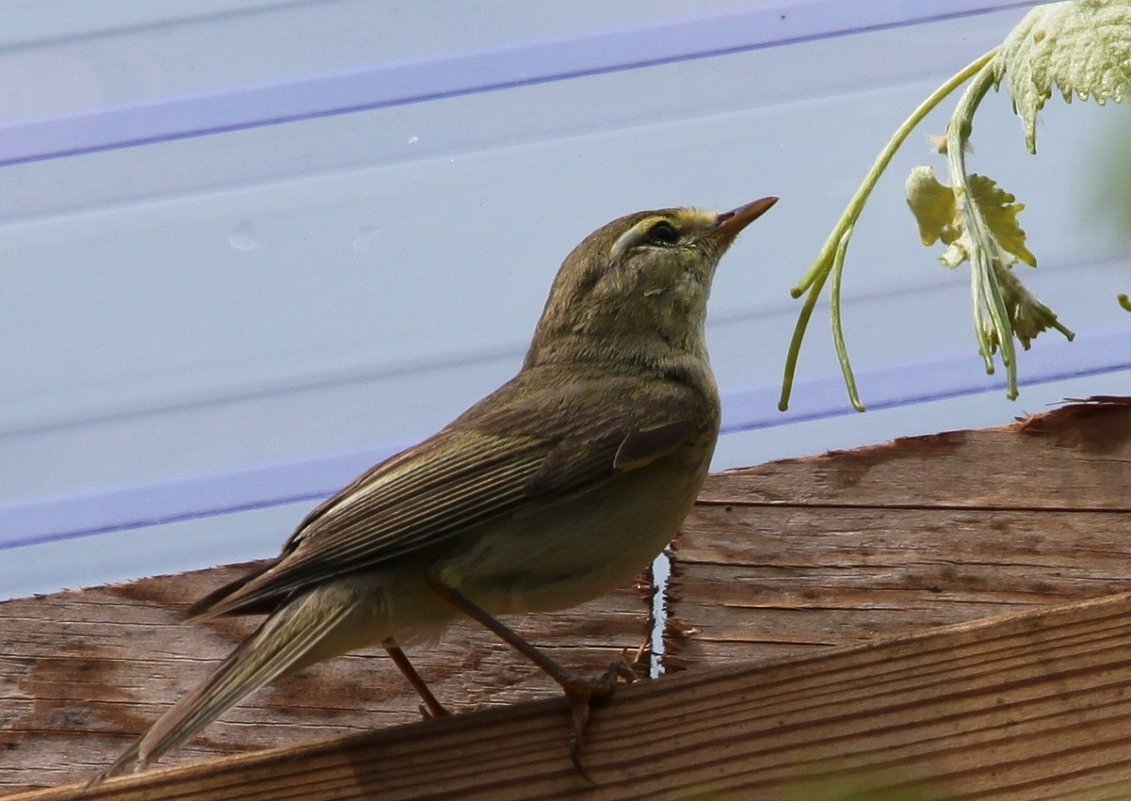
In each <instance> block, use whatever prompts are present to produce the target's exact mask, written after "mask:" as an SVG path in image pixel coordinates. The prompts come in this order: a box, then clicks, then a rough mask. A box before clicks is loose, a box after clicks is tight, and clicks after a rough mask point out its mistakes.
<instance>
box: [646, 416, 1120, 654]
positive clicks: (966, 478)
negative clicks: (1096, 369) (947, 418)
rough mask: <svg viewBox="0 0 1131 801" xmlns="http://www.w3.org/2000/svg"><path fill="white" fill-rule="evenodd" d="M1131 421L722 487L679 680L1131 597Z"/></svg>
mask: <svg viewBox="0 0 1131 801" xmlns="http://www.w3.org/2000/svg"><path fill="white" fill-rule="evenodd" d="M1129 488H1131V405H1128V403H1127V402H1126V401H1124V400H1122V399H1114V398H1112V399H1105V400H1103V401H1102V402H1092V403H1081V404H1074V405H1071V406H1066V407H1064V408H1061V409H1057V410H1055V411H1052V412H1050V413H1047V414H1043V415H1040V416H1037V417H1033V418H1028V419H1026V420H1023V421H1020V422H1017V423H1015V424H1013V425H1010V426H1007V427H1004V428H999V429H990V430H986V431H960V432H948V433H943V434H934V435H930V436H923V437H909V438H904V439H899V440H895V441H894V442H891V443H887V444H884V445H876V446H871V447H867V448H860V449H858V450H853V451H843V452H834V453H828V454H824V455H821V456H815V457H810V458H804V459H789V460H783V461H779V462H772V463H769V464H765V465H761V466H759V467H752V468H746V469H742V470H735V471H731V472H727V473H722V474H717V475H713V476H710V477H709V478H708V480H707V485H706V486H705V487H704V490H703V492H702V494H701V495H700V499H699V504H698V505H697V507H696V508H695V510H694V511H693V512H692V514H691V517H690V518H689V519H688V520H687V522H686V523H685V525H684V527H683V531H682V532H681V534H680V536H679V539H678V540H677V542H676V547H675V550H674V552H673V555H672V578H671V580H670V582H669V587H668V625H667V628H666V632H665V654H664V656H663V664H664V665H665V667H666V669H668V670H680V669H683V668H686V667H688V666H690V665H698V666H707V665H724V664H737V663H744V662H750V661H752V660H757V659H764V658H767V657H776V656H781V655H785V654H794V653H799V652H801V651H804V650H808V649H820V648H827V647H830V646H834V645H845V644H850V643H856V642H866V641H868V640H870V639H872V638H875V637H877V636H888V635H893V634H900V633H905V632H912V631H917V630H920V629H922V628H924V627H928V626H937V625H944V624H949V623H956V622H960V621H968V620H976V619H978V618H981V617H986V616H991V615H995V614H1001V613H1004V612H1009V611H1014V610H1019V609H1025V608H1030V607H1033V606H1035V605H1048V604H1057V603H1063V602H1065V601H1070V600H1073V599H1083V598H1095V597H1099V596H1103V595H1109V594H1112V593H1117V592H1124V591H1128V590H1131V558H1129V555H1131V489H1129Z"/></svg>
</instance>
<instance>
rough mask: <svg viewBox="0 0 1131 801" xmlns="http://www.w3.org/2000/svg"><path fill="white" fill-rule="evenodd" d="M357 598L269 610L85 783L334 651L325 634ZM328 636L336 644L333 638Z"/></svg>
mask: <svg viewBox="0 0 1131 801" xmlns="http://www.w3.org/2000/svg"><path fill="white" fill-rule="evenodd" d="M335 601H337V602H336V603H335ZM358 603H359V600H358V599H357V598H356V597H355V598H352V599H349V600H346V599H342V598H340V597H339V598H336V599H329V598H325V597H323V595H322V594H321V593H319V592H314V593H311V594H309V595H307V596H305V597H304V598H301V599H297V600H296V601H294V602H293V603H291V604H288V605H287V606H286V607H284V608H283V609H281V610H279V611H278V612H276V613H275V614H273V615H271V617H269V618H267V620H265V621H264V622H263V625H261V626H260V627H259V629H258V630H257V631H256V632H255V633H254V634H253V635H251V636H250V637H248V638H247V640H245V641H244V642H243V643H241V644H240V645H239V647H237V648H236V650H234V651H233V652H232V653H231V654H230V655H229V656H228V657H227V658H226V659H225V660H224V661H223V662H222V663H220V666H219V667H218V668H216V670H215V671H213V673H212V675H211V676H209V677H208V678H207V679H205V681H204V682H202V683H201V684H200V685H198V686H197V687H196V688H195V689H194V690H192V691H191V692H189V693H188V695H186V696H184V697H183V698H181V700H179V701H177V703H175V704H174V705H173V706H172V707H170V708H169V710H168V711H166V712H165V714H164V715H162V716H161V717H160V718H158V720H157V721H156V722H155V723H154V724H153V725H152V726H151V727H150V728H149V731H147V732H146V733H145V734H143V735H142V736H141V738H140V739H139V740H138V741H137V742H135V743H134V744H133V745H132V746H130V748H129V749H127V750H126V752H125V753H124V754H122V755H121V756H120V757H118V759H117V760H115V762H114V764H112V765H111V766H110V767H109V768H107V769H106V770H105V771H103V772H102V773H101V774H100V775H99V776H97V777H96V778H95V779H94V780H93V781H92V782H91V783H90V784H91V785H94V784H98V783H99V782H101V781H102V780H103V779H107V778H109V777H111V776H117V775H119V774H121V773H124V772H126V771H127V770H128V769H129V768H130V767H131V766H133V765H134V764H135V763H136V764H137V767H138V768H143V767H145V766H147V765H149V764H150V763H152V762H154V761H155V760H157V759H159V758H160V757H161V755H162V754H165V753H166V752H168V751H170V750H172V749H174V748H176V747H177V746H179V745H181V744H183V743H184V742H186V741H188V740H190V739H192V738H193V737H195V736H196V735H197V734H198V733H199V732H200V731H201V730H202V729H204V728H205V727H206V726H207V725H208V724H210V723H211V722H212V721H214V720H215V719H216V718H218V717H219V716H220V715H222V714H224V712H226V711H227V710H228V709H230V708H231V707H233V706H235V705H236V704H238V703H239V702H240V701H241V700H242V699H243V698H244V697H245V696H247V695H250V694H251V693H252V692H254V691H255V690H257V689H259V688H260V687H262V686H263V685H265V684H268V683H270V682H272V681H274V680H275V679H277V678H279V677H280V676H283V675H286V674H288V673H293V672H295V671H297V670H301V669H302V668H304V667H307V666H308V665H310V664H313V663H314V662H317V661H320V660H322V659H326V658H328V657H330V656H334V655H336V654H337V653H338V652H340V651H341V650H342V649H341V648H338V647H334V648H331V649H327V648H326V647H325V646H326V644H327V638H330V635H331V634H332V633H333V632H334V631H335V629H337V628H338V626H339V625H341V624H342V622H343V621H344V620H346V619H347V618H348V617H349V616H350V614H351V613H353V612H354V611H355V610H356V609H357V606H358ZM330 639H331V641H332V642H333V643H334V644H336V643H337V639H338V638H330ZM320 645H322V646H323V648H319V646H320Z"/></svg>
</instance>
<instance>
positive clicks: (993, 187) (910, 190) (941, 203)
mask: <svg viewBox="0 0 1131 801" xmlns="http://www.w3.org/2000/svg"><path fill="white" fill-rule="evenodd" d="M904 192H905V193H906V195H907V205H908V206H910V207H911V213H912V214H914V215H915V221H916V223H918V225H919V238H920V239H922V241H923V244H924V245H933V244H934V243H935V242H937V241H939V240H942V242H943V243H944V244H947V245H950V247H949V248H947V250H946V252H945V253H944V254H943V255H942V256H941V257H940V259H941V261H942V263H943V264H945V265H946V266H947V267H957V266H958V265H959V264H961V263H962V262H963V261H965V260H966V259H968V258H969V257H970V253H971V252H972V250H973V249H974V248H975V247H978V246H979V245H978V243H976V242H974V241H973V240H971V238H970V236H969V234H968V233H967V231H966V225H965V223H964V222H963V219H962V213H961V211H959V208H958V201H957V199H956V198H955V195H954V189H953V188H952V187H949V186H947V185H946V184H943V183H940V182H939V180H938V178H936V177H935V170H934V168H933V167H915V168H914V169H912V170H911V173H910V175H908V176H907V182H906V183H905V184H904ZM970 195H971V199H972V200H973V202H974V204H975V205H976V206H977V207H978V214H979V216H980V217H981V218H982V220H983V221H984V222H985V224H986V228H988V229H989V233H990V235H991V236H992V237H993V239H994V240H995V241H994V246H993V247H996V248H1000V249H1001V250H1003V251H1005V253H1006V254H1008V257H1007V258H1006V261H1008V262H1010V263H1012V262H1013V261H1023V262H1025V263H1026V264H1028V265H1029V266H1031V267H1036V266H1037V257H1036V256H1034V255H1033V253H1032V252H1031V251H1030V250H1029V248H1028V247H1026V245H1025V231H1024V230H1022V228H1021V225H1020V224H1019V223H1018V222H1017V215H1018V214H1020V213H1021V212H1022V211H1023V210H1024V209H1025V204H1024V203H1017V202H1016V200H1017V198H1016V197H1014V196H1013V195H1012V194H1010V193H1009V192H1006V191H1005V190H1004V189H1002V188H1001V187H1000V186H998V185H997V183H996V182H995V181H994V180H993V179H992V178H987V177H986V176H984V175H971V176H970ZM995 255H996V254H995Z"/></svg>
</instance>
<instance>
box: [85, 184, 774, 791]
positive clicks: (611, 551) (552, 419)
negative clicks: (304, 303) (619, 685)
mask: <svg viewBox="0 0 1131 801" xmlns="http://www.w3.org/2000/svg"><path fill="white" fill-rule="evenodd" d="M775 202H777V198H774V197H767V198H762V199H761V200H756V201H754V202H753V203H748V204H746V205H744V206H740V207H739V208H737V209H734V210H733V211H728V212H723V213H721V214H720V213H713V212H706V211H701V210H698V209H692V208H672V209H661V210H658V211H642V212H638V213H636V214H630V215H628V216H625V217H621V218H619V219H616V220H613V221H612V222H610V223H608V224H607V225H605V226H603V227H601V228H599V229H597V230H596V231H594V232H593V233H592V234H590V235H589V236H588V237H586V238H585V239H584V240H583V241H582V242H581V244H579V245H578V246H577V247H576V248H574V250H573V251H572V252H571V253H570V254H569V256H567V257H566V259H565V261H564V262H563V263H562V266H561V268H560V270H559V271H558V274H557V277H556V278H555V279H554V282H553V286H552V288H551V290H550V296H549V299H548V300H547V301H546V306H545V308H544V310H543V312H542V316H541V319H540V320H539V322H538V325H537V328H536V330H535V332H534V338H533V341H532V342H531V344H530V348H529V350H528V352H527V354H526V358H525V360H524V361H523V364H522V368H521V370H520V371H519V372H518V374H517V375H516V376H515V377H514V378H513V379H511V380H510V381H508V382H507V383H506V384H504V385H503V386H501V387H500V388H499V389H497V390H496V391H495V392H493V393H492V394H490V395H488V396H487V397H486V398H484V399H483V400H481V401H480V402H479V403H477V404H475V405H474V406H472V407H471V408H470V409H468V410H467V411H466V412H464V414H462V415H461V416H460V417H458V418H457V419H456V420H455V421H453V422H452V423H451V424H449V425H448V426H447V427H446V428H444V429H443V430H441V431H440V432H439V433H437V434H436V435H435V436H433V437H431V438H430V439H427V440H425V441H424V442H421V443H420V444H419V445H416V446H414V447H411V448H409V449H408V450H405V451H403V452H402V453H399V454H397V455H396V456H393V457H391V458H389V459H387V460H385V461H384V462H381V463H380V464H378V465H376V466H374V467H372V468H371V469H370V470H369V471H367V472H366V473H364V474H363V475H361V476H360V477H359V478H357V479H356V480H355V481H354V482H353V483H352V484H350V485H349V486H347V487H345V488H344V489H343V490H341V491H340V492H339V493H337V494H336V495H334V496H333V497H332V498H330V499H329V500H327V501H326V502H325V503H323V504H322V505H321V506H319V507H318V508H316V509H315V510H314V511H313V512H311V513H310V514H309V515H308V516H307V517H306V519H305V520H303V521H302V522H301V523H300V524H299V526H298V528H297V530H296V531H295V533H294V534H293V535H292V536H291V537H290V539H289V540H288V541H287V542H286V544H285V545H284V546H283V549H282V553H281V554H280V555H279V556H278V557H277V558H276V559H274V560H273V561H271V562H270V563H269V564H267V565H266V566H265V567H262V568H261V569H259V570H257V571H255V572H253V573H251V574H250V575H248V576H246V577H243V578H241V579H239V580H237V581H235V582H233V583H231V584H228V585H227V586H224V587H221V588H220V589H218V590H216V591H215V592H213V593H211V594H210V595H208V596H207V597H205V598H204V599H202V600H201V601H199V602H198V603H197V604H196V605H195V606H193V607H192V609H191V610H190V615H191V616H195V617H212V616H216V615H242V614H266V615H267V617H266V619H265V620H264V621H263V623H262V625H260V626H259V628H258V630H256V631H255V633H253V634H252V635H251V636H249V637H248V638H247V639H246V640H245V641H244V642H243V643H242V644H240V645H239V646H238V647H237V648H236V649H235V650H234V651H233V652H232V653H231V654H230V655H229V656H228V657H227V658H226V659H225V660H224V661H223V662H222V663H221V664H220V665H219V666H218V667H217V668H216V669H215V670H214V671H213V672H212V674H211V675H210V676H208V677H207V678H206V679H205V680H204V681H203V682H202V683H201V684H199V685H198V686H197V687H196V688H195V689H193V690H192V691H191V692H189V693H188V694H187V695H185V696H184V697H183V698H181V699H180V700H179V701H177V702H176V703H175V704H174V705H173V706H172V707H171V708H170V709H169V710H168V711H167V712H165V714H164V715H162V716H161V717H160V718H159V719H158V720H157V721H156V722H155V723H154V724H153V725H152V726H151V727H150V729H149V730H148V731H147V732H145V733H144V734H143V735H142V736H141V737H140V739H138V740H137V741H136V742H135V743H134V744H133V745H132V746H131V747H130V748H129V749H128V750H127V751H126V752H125V753H124V754H123V755H122V756H121V757H120V758H119V759H118V760H117V761H116V762H115V763H114V764H113V765H111V766H110V767H109V768H108V769H107V770H106V771H105V772H104V773H103V774H101V775H100V776H99V777H97V778H96V779H95V780H94V782H92V783H95V782H98V781H100V780H101V779H103V778H105V777H108V776H113V775H116V774H118V773H122V772H124V771H125V770H127V769H128V768H130V767H131V766H133V765H134V764H135V763H136V765H137V767H139V768H140V767H144V766H146V765H148V764H150V763H152V762H153V761H154V760H156V759H157V758H159V757H160V756H161V755H162V754H164V753H166V752H167V751H169V750H170V749H172V748H175V747H177V746H178V745H180V744H181V743H184V742H185V741H187V740H189V739H190V738H192V737H193V736H194V735H196V734H197V733H198V732H199V731H201V729H203V728H204V727H205V726H207V725H208V724H209V723H211V722H212V721H213V720H215V719H216V718H217V717H218V716H220V715H221V714H222V713H224V712H225V711H226V710H227V709H229V708H231V707H232V706H234V705H235V704H237V703H239V701H240V700H241V699H243V698H244V697H245V696H247V695H248V694H249V693H251V692H252V691H253V690H255V689H257V688H259V687H262V686H263V685H265V684H267V683H268V682H271V681H273V680H275V679H277V678H279V677H280V676H285V675H288V674H290V673H294V672H296V671H298V670H302V669H303V668H305V667H307V666H309V665H312V664H314V663H316V662H319V661H321V660H324V659H329V658H331V657H334V656H338V655H341V654H343V653H345V652H347V651H351V650H354V649H357V648H362V647H365V646H368V645H372V644H375V643H380V644H382V645H384V646H385V648H386V649H387V650H388V652H389V655H390V656H391V657H392V658H393V661H394V663H395V664H396V665H397V667H398V668H399V669H400V670H401V671H402V672H403V673H404V674H405V676H406V677H407V678H408V680H409V682H410V683H411V684H412V686H413V687H414V688H416V690H417V691H418V692H419V693H420V695H421V697H422V699H423V700H424V703H425V704H426V706H427V708H428V711H429V714H430V715H434V716H438V715H443V714H446V713H445V710H444V708H443V706H442V705H441V704H440V703H439V702H438V701H437V700H436V698H435V697H434V696H433V695H432V693H431V691H430V690H429V689H428V687H427V686H426V685H425V683H424V682H423V680H422V679H421V678H420V676H419V675H418V674H417V673H416V671H415V670H414V669H413V668H412V665H411V663H409V661H408V659H407V657H406V656H405V654H404V652H403V651H402V650H401V646H402V645H405V644H412V643H414V642H421V641H425V642H426V641H429V640H430V639H434V638H435V637H437V636H438V635H439V633H440V632H441V631H442V629H443V627H444V626H445V624H447V623H448V622H449V621H451V620H452V619H453V618H454V617H456V616H458V615H460V614H466V615H469V616H470V617H472V618H473V619H475V620H477V621H479V622H480V623H482V624H483V625H485V626H487V627H488V628H489V629H491V630H492V631H494V632H495V633H496V634H498V635H499V636H501V637H502V638H503V639H504V640H506V641H507V642H508V643H510V644H511V645H512V646H514V647H515V648H517V649H518V650H519V651H521V652H522V653H523V654H525V655H526V656H528V657H529V658H530V659H532V660H533V661H534V662H535V663H536V664H537V665H539V666H540V667H541V668H543V669H544V670H546V671H547V673H549V674H550V675H551V676H552V677H553V678H554V679H555V681H557V682H558V683H559V684H560V685H561V686H562V688H563V689H564V691H565V692H566V694H567V696H568V697H569V698H570V700H571V704H572V709H573V731H572V734H571V738H570V755H571V757H572V759H573V761H574V765H575V766H579V763H578V757H577V749H578V744H579V742H580V738H581V735H582V733H583V731H584V728H585V723H586V720H587V718H588V713H589V701H590V699H591V698H593V697H595V696H601V695H606V694H608V693H610V692H612V690H613V688H614V687H615V685H616V682H617V678H618V673H620V672H621V671H620V670H619V669H618V668H616V667H615V666H614V667H613V668H610V671H609V672H608V673H606V674H604V675H602V676H599V677H596V678H586V677H583V676H579V675H576V674H574V673H572V672H570V671H569V670H567V669H565V668H564V667H562V666H561V665H559V664H557V663H556V662H554V661H553V660H552V659H550V658H549V657H548V656H546V655H545V654H544V653H542V652H541V651H539V650H538V649H536V648H534V647H533V646H531V645H530V644H528V643H526V642H525V641H524V640H522V638H521V637H519V636H518V635H517V634H516V633H514V632H513V631H511V630H510V629H509V628H508V627H506V626H505V625H504V624H503V623H501V622H500V621H499V620H497V618H496V616H497V615H508V614H515V613H524V612H538V611H547V610H553V609H562V608H566V607H570V606H574V605H576V604H579V603H581V602H583V601H586V600H589V599H591V598H595V597H597V596H599V595H601V594H603V593H605V592H607V591H608V590H611V589H613V588H615V587H618V586H621V585H624V584H626V583H628V582H630V581H632V580H633V579H634V578H635V577H636V576H637V575H638V574H639V572H640V571H641V570H642V569H643V568H644V567H645V566H646V565H648V564H649V563H650V561H651V560H652V559H653V558H654V557H655V556H656V555H657V554H658V553H659V552H660V551H661V550H662V549H663V548H664V546H665V545H667V544H668V543H669V542H670V541H671V540H672V538H673V536H674V535H675V533H676V529H677V528H678V527H679V525H680V524H681V523H682V522H683V519H684V518H685V517H686V515H687V514H688V512H689V511H690V510H691V507H692V504H693V503H694V501H695V498H696V496H697V495H698V493H699V489H700V487H701V486H702V484H703V479H704V478H705V477H706V474H707V468H708V465H709V464H710V461H711V456H712V453H713V452H714V448H715V441H716V439H717V437H718V431H719V417H720V413H719V397H718V390H717V389H716V386H715V379H714V376H713V375H712V373H711V366H710V363H709V361H708V357H707V344H706V340H705V337H704V324H705V321H706V316H707V297H708V295H709V293H710V289H711V281H712V279H713V277H714V274H715V268H716V267H717V265H718V263H719V259H720V258H721V257H722V255H723V254H724V253H725V252H726V250H727V248H728V247H729V246H730V245H731V243H732V242H733V241H734V239H735V237H736V236H737V235H738V233H739V232H740V231H742V229H743V228H745V227H746V226H747V225H748V224H749V223H750V222H752V221H753V220H755V219H757V218H758V217H759V216H761V215H762V214H763V213H764V212H766V211H767V210H768V209H769V208H770V207H771V206H772V205H773V204H774V203H775Z"/></svg>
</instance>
